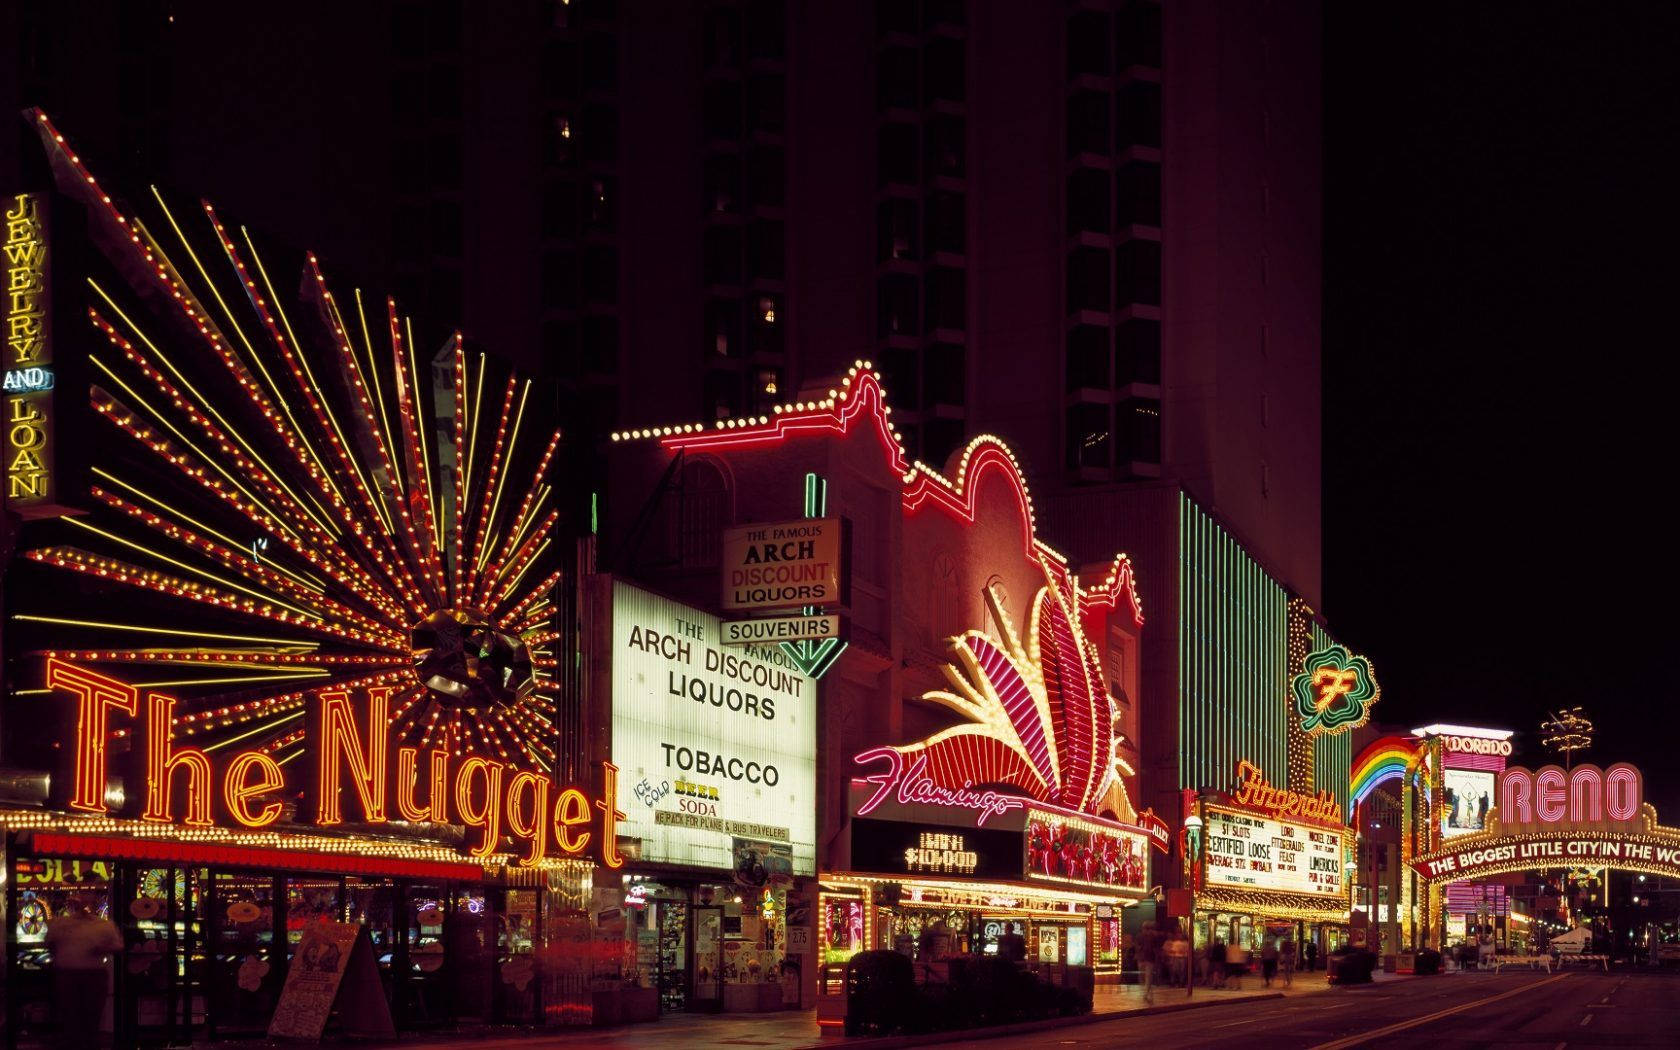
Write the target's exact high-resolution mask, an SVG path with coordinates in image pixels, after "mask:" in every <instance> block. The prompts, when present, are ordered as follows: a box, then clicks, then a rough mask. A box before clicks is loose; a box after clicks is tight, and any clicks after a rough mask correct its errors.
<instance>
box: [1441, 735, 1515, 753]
mask: <svg viewBox="0 0 1680 1050" xmlns="http://www.w3.org/2000/svg"><path fill="white" fill-rule="evenodd" d="M1441 746H1443V747H1445V748H1446V749H1447V750H1448V751H1454V752H1457V753H1458V754H1461V755H1497V756H1499V757H1501V758H1510V757H1511V742H1510V741H1509V740H1492V739H1489V738H1487V737H1479V736H1443V737H1442V738H1441Z"/></svg>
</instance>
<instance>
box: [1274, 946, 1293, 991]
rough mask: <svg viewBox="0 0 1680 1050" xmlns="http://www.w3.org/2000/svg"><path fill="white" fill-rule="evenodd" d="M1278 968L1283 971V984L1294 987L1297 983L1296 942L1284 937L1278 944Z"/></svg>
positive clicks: (1286, 986)
mask: <svg viewBox="0 0 1680 1050" xmlns="http://www.w3.org/2000/svg"><path fill="white" fill-rule="evenodd" d="M1278 969H1279V970H1281V971H1283V986H1284V987H1285V988H1290V987H1293V986H1294V984H1295V942H1294V941H1293V940H1290V939H1289V938H1287V937H1286V938H1284V941H1283V943H1282V944H1281V945H1279V946H1278Z"/></svg>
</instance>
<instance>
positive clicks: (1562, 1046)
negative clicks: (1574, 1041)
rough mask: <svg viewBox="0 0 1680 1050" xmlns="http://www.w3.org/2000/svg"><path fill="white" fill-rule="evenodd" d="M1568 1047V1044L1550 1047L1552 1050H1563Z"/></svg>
mask: <svg viewBox="0 0 1680 1050" xmlns="http://www.w3.org/2000/svg"><path fill="white" fill-rule="evenodd" d="M1568 1045H1569V1044H1568V1043H1559V1044H1558V1045H1556V1046H1554V1047H1552V1050H1563V1048H1564V1047H1566V1046H1568Z"/></svg>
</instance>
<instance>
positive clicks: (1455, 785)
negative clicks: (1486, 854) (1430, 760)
mask: <svg viewBox="0 0 1680 1050" xmlns="http://www.w3.org/2000/svg"><path fill="white" fill-rule="evenodd" d="M1442 776H1443V777H1444V778H1445V782H1446V810H1445V813H1444V814H1443V816H1442V817H1441V834H1442V835H1443V836H1445V837H1446V838H1452V837H1453V836H1455V835H1468V834H1470V833H1471V832H1472V831H1481V830H1482V829H1483V828H1484V827H1486V826H1487V815H1488V810H1490V809H1492V808H1493V805H1494V790H1493V781H1494V775H1493V774H1492V773H1490V772H1486V771H1484V770H1479V769H1446V770H1442Z"/></svg>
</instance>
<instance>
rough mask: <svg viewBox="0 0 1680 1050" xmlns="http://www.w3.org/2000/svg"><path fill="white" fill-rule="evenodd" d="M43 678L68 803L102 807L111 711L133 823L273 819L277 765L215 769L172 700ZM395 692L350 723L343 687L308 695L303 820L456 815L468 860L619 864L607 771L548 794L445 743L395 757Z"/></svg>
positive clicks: (234, 761) (373, 694)
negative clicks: (129, 739)
mask: <svg viewBox="0 0 1680 1050" xmlns="http://www.w3.org/2000/svg"><path fill="white" fill-rule="evenodd" d="M47 686H48V688H51V689H57V690H62V691H64V692H67V693H69V694H70V695H71V696H73V697H75V698H76V714H77V719H76V737H75V740H74V743H73V747H72V750H71V754H72V770H71V777H70V797H69V799H68V805H69V807H70V808H71V809H76V810H80V811H82V812H84V813H99V814H104V813H107V812H108V804H107V802H106V799H105V782H106V777H107V774H108V772H109V768H110V746H109V743H110V739H111V736H112V728H113V727H112V724H111V723H112V716H113V715H116V716H118V717H119V718H126V719H129V720H132V721H133V723H134V724H133V726H132V731H133V732H134V733H135V734H136V738H135V741H134V751H135V753H136V754H137V755H138V756H140V757H139V762H138V768H137V769H136V770H135V773H136V774H137V775H138V777H139V780H140V783H142V784H143V785H144V790H143V791H142V792H141V793H140V794H141V797H140V798H138V799H136V800H134V801H133V802H132V803H128V806H129V808H130V809H135V810H138V814H137V815H138V817H139V819H141V820H145V821H152V822H155V823H165V824H170V823H181V824H185V825H187V826H189V827H211V826H214V825H215V824H217V823H221V822H231V823H233V824H238V825H241V826H244V827H246V828H262V827H267V826H269V825H271V824H274V823H275V822H276V821H278V820H279V819H280V815H281V813H282V811H283V805H282V803H281V802H280V801H279V800H278V799H277V798H275V797H274V796H275V795H276V794H277V793H280V792H283V791H286V790H288V789H289V788H290V787H291V785H288V783H287V781H286V776H285V771H284V770H283V769H282V767H281V766H280V764H279V763H278V762H276V761H275V760H274V758H273V757H272V756H271V755H270V754H269V753H267V752H266V751H262V750H251V751H242V752H238V753H236V754H234V755H233V756H232V757H231V758H230V759H228V760H227V761H226V763H225V765H224V766H223V768H222V770H221V773H220V777H219V778H218V775H217V770H216V761H217V760H215V759H212V757H211V756H210V754H209V753H207V752H206V751H204V750H201V749H199V748H194V747H189V746H183V745H180V744H178V743H177V742H176V738H175V727H176V724H177V719H176V718H175V715H174V709H175V700H174V699H173V698H172V697H167V696H163V695H161V694H158V693H148V694H146V696H145V698H144V701H143V702H142V699H141V695H140V691H139V690H138V689H137V688H135V687H134V686H131V685H128V684H127V683H125V682H122V681H119V680H117V679H114V678H108V677H106V676H104V675H100V674H96V673H94V672H92V671H89V670H87V669H85V668H83V667H79V666H77V665H76V664H73V663H70V662H68V661H65V660H60V659H57V658H49V659H48V661H47ZM393 691H394V690H393V689H392V688H389V687H385V688H374V689H367V690H364V691H363V692H364V694H365V695H364V696H363V697H362V699H363V701H364V703H365V711H366V714H365V719H359V718H357V716H356V710H355V708H356V705H355V704H354V703H353V698H352V695H351V692H350V690H348V689H324V690H321V691H320V693H319V694H318V696H317V698H316V701H315V703H314V707H313V711H312V712H311V716H310V718H309V724H308V728H307V730H306V732H307V734H308V735H309V736H310V737H311V739H310V741H309V744H308V745H307V746H306V747H305V752H306V753H307V754H309V755H310V756H312V766H313V768H312V769H310V770H309V772H308V774H307V775H306V776H305V778H304V779H305V781H306V783H305V785H304V788H305V793H306V794H307V795H308V796H309V797H310V799H311V801H312V803H313V810H314V814H313V819H312V823H314V824H316V825H321V826H331V825H337V824H342V823H344V822H345V821H346V820H351V819H354V820H360V821H364V822H366V823H369V824H385V823H389V822H390V821H391V820H392V819H393V817H395V818H396V819H400V820H404V821H410V822H414V823H431V824H459V825H462V826H464V827H466V828H469V829H471V830H472V831H473V832H476V842H474V843H473V844H472V845H471V846H470V847H469V848H468V849H467V853H468V854H469V855H470V856H472V857H474V858H475V859H480V860H482V859H485V858H487V857H489V856H490V855H491V854H493V853H495V852H497V851H498V850H499V849H501V848H502V846H503V844H504V842H511V843H512V844H513V845H514V847H515V851H516V852H517V853H518V854H519V859H518V863H519V864H520V865H522V866H526V867H534V866H536V865H538V864H540V863H541V862H542V861H543V860H545V859H547V858H550V857H555V856H581V855H584V854H585V853H592V855H597V856H599V857H600V859H601V862H602V863H603V864H605V865H606V866H607V867H609V868H617V867H620V866H622V865H623V863H624V861H623V858H622V857H620V856H619V853H618V822H619V821H620V820H623V819H624V816H625V815H624V813H622V812H620V811H619V810H617V809H615V808H614V807H613V806H612V805H610V804H609V803H608V802H607V801H606V800H607V799H613V798H616V797H617V788H618V768H617V767H616V766H614V765H613V764H612V763H610V762H603V763H602V764H601V771H602V777H601V794H600V796H599V797H597V798H594V799H591V798H590V797H589V796H588V795H586V794H585V793H584V792H583V791H582V790H581V789H580V788H577V787H562V788H559V789H558V790H556V785H555V783H554V781H553V779H552V778H551V777H549V776H548V775H547V774H544V773H539V772H534V771H531V770H522V769H518V768H516V767H514V766H512V765H510V764H509V763H506V762H502V761H497V760H493V759H490V758H486V757H483V756H480V755H467V756H465V757H461V756H458V755H456V754H455V753H453V752H451V751H450V750H448V749H446V748H442V747H438V748H433V749H430V750H429V751H428V752H427V753H426V754H425V755H424V756H422V754H421V749H420V748H416V747H400V746H399V747H397V748H396V749H395V752H396V754H395V761H394V762H393V761H392V744H393V740H394V739H395V738H397V734H396V733H394V732H392V730H391V717H390V700H391V695H392V693H393ZM364 722H365V724H364ZM452 767H453V768H452ZM177 788H180V789H181V790H180V792H179V794H177V791H176V789H177ZM422 798H423V801H422ZM393 800H394V802H395V807H394V808H395V812H394V813H393V812H392V809H393V807H392V805H391V803H392V802H393ZM592 843H594V844H595V849H594V850H593V851H591V850H590V846H591V844H592Z"/></svg>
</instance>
